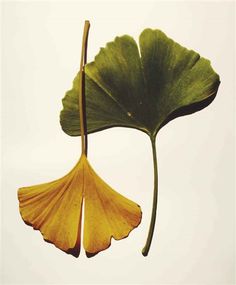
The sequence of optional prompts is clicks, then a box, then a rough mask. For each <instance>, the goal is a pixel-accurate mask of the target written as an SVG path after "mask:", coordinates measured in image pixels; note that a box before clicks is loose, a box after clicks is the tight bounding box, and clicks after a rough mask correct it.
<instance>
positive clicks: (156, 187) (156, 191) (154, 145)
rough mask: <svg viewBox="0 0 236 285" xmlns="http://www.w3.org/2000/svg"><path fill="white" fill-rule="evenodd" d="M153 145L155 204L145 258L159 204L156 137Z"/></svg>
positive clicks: (143, 251) (153, 139)
mask: <svg viewBox="0 0 236 285" xmlns="http://www.w3.org/2000/svg"><path fill="white" fill-rule="evenodd" d="M150 138H151V143H152V157H153V170H154V192H153V202H152V216H151V222H150V226H149V231H148V237H147V240H146V244H145V246H144V248H143V250H142V254H143V256H147V255H148V252H149V249H150V246H151V243H152V237H153V233H154V229H155V222H156V213H157V202H158V170H157V153H156V137H153V136H151V137H150Z"/></svg>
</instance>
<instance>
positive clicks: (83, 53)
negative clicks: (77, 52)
mask: <svg viewBox="0 0 236 285" xmlns="http://www.w3.org/2000/svg"><path fill="white" fill-rule="evenodd" d="M89 28H90V23H89V21H87V20H86V21H85V23H84V32H83V41H82V49H81V60H80V71H79V102H78V103H79V115H80V133H81V152H82V154H85V155H87V131H86V109H85V88H84V79H85V78H84V65H85V64H86V60H87V43H88V33H89Z"/></svg>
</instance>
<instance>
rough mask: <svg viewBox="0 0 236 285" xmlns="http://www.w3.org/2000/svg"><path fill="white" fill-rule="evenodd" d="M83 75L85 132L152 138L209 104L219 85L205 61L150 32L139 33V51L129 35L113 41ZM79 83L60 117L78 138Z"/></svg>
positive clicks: (69, 133) (76, 81) (68, 93)
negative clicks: (132, 132)
mask: <svg viewBox="0 0 236 285" xmlns="http://www.w3.org/2000/svg"><path fill="white" fill-rule="evenodd" d="M139 49H140V52H139ZM85 73H86V75H85V94H86V119H87V132H88V133H91V132H96V131H99V130H102V129H106V128H110V127H114V126H123V127H131V128H136V129H139V130H142V131H144V132H146V133H147V134H149V135H150V136H155V135H156V134H157V132H158V130H159V129H160V128H161V127H162V126H163V125H164V124H166V123H167V122H168V121H170V120H171V119H173V118H175V117H177V116H180V115H184V114H189V113H193V112H195V111H198V110H199V109H202V108H203V107H205V106H206V105H208V104H209V103H210V102H211V101H212V100H213V99H214V97H215V95H216V92H217V89H218V86H219V76H218V75H217V74H216V73H215V72H214V70H213V69H212V67H211V65H210V62H209V60H207V59H205V58H202V57H200V56H199V54H198V53H196V52H194V51H192V50H188V49H186V48H184V47H182V46H180V45H179V44H178V43H176V42H174V41H173V40H171V39H170V38H168V37H167V36H166V35H165V34H164V33H163V32H161V31H160V30H151V29H145V30H144V31H143V32H142V33H141V35H140V38H139V48H138V46H137V44H136V42H135V41H134V39H133V38H132V37H130V36H127V35H125V36H122V37H116V39H115V40H114V41H113V42H110V43H108V44H107V45H106V47H105V48H102V49H101V50H100V52H99V54H98V55H97V56H96V57H95V61H94V62H91V63H89V64H87V65H86V67H85ZM78 83H79V76H78V75H77V76H76V78H75V80H74V83H73V88H72V89H71V90H70V91H68V92H67V93H66V96H65V98H64V99H63V107H64V108H63V110H62V112H61V118H60V119H61V126H62V129H63V130H64V131H65V132H66V133H67V134H68V135H71V136H78V135H80V121H79V115H78V112H79V110H78V99H77V98H78Z"/></svg>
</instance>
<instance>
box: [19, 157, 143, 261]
mask: <svg viewBox="0 0 236 285" xmlns="http://www.w3.org/2000/svg"><path fill="white" fill-rule="evenodd" d="M18 198H19V201H20V213H21V216H22V218H23V220H24V221H25V223H27V224H28V225H31V226H33V228H34V229H37V230H40V231H41V233H42V235H43V237H44V239H45V240H46V241H49V242H52V243H54V245H55V246H56V247H58V248H60V249H61V250H63V251H65V252H67V253H70V254H72V255H74V256H76V257H78V256H79V253H80V240H81V218H82V205H83V202H84V204H85V206H84V208H85V210H84V213H85V218H84V235H83V244H84V249H85V251H86V253H87V256H92V255H95V254H96V253H98V252H100V251H102V250H104V249H106V248H108V247H109V246H110V244H111V238H112V237H113V238H114V239H116V240H119V239H123V238H125V237H127V236H128V235H129V233H130V231H131V230H132V229H134V228H135V227H137V226H138V225H139V223H140V221H141V216H142V213H141V209H140V207H139V206H138V205H137V204H136V203H134V202H132V201H131V200H129V199H127V198H125V197H124V196H122V195H120V194H119V193H117V192H116V191H114V190H113V189H112V188H111V187H110V186H108V185H107V184H106V183H105V182H104V181H103V180H102V179H101V178H100V177H99V176H98V175H97V174H96V173H95V171H94V170H93V169H92V167H91V165H90V164H89V162H88V160H87V158H86V156H85V155H84V154H82V156H81V158H80V160H79V162H78V163H77V164H76V166H75V167H74V168H73V169H72V171H70V172H69V173H68V174H67V175H66V176H64V177H63V178H61V179H58V180H55V181H53V182H49V183H45V184H40V185H36V186H31V187H24V188H20V189H19V191H18Z"/></svg>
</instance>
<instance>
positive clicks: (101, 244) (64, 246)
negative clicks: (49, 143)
mask: <svg viewBox="0 0 236 285" xmlns="http://www.w3.org/2000/svg"><path fill="white" fill-rule="evenodd" d="M88 30H89V22H88V21H85V26H84V35H83V45H82V53H81V63H80V82H79V86H78V99H79V100H78V102H80V104H79V110H80V113H79V115H80V127H81V149H82V150H81V157H80V160H79V162H78V163H77V164H76V165H75V167H74V168H73V169H72V170H71V171H70V172H69V173H68V174H67V175H65V176H64V177H62V178H60V179H58V180H55V181H52V182H49V183H44V184H40V185H35V186H31V187H24V188H20V189H19V191H18V198H19V202H20V213H21V216H22V218H23V220H24V221H25V223H26V224H28V225H30V226H32V227H33V228H34V229H36V230H40V232H41V233H42V235H43V237H44V239H45V240H46V241H48V242H51V243H53V244H54V245H55V246H56V247H58V248H60V249H61V250H63V251H65V252H67V253H70V254H72V255H74V256H76V257H78V256H79V254H80V247H81V220H82V208H83V203H84V204H85V206H84V214H85V218H84V235H83V239H84V241H83V244H84V249H85V251H86V254H87V256H88V257H91V256H93V255H95V254H97V253H98V252H100V251H102V250H104V249H106V248H108V247H109V246H110V244H111V238H112V237H113V238H114V239H116V240H119V239H123V238H125V237H127V236H128V235H129V233H130V231H131V230H132V229H134V228H135V227H137V226H138V225H139V223H140V221H141V217H142V213H141V209H140V207H139V206H138V205H137V204H136V203H134V202H132V201H131V200H129V199H127V198H125V197H124V196H122V195H120V194H119V193H117V192H116V191H114V190H113V189H112V188H111V187H110V186H108V185H107V184H106V183H105V182H104V181H103V180H102V179H101V178H100V177H99V176H98V175H97V174H96V173H95V171H94V170H93V169H92V167H91V165H90V164H89V162H88V160H87V155H86V154H87V134H86V132H85V129H86V120H85V118H86V112H85V104H84V101H83V100H84V81H83V77H84V76H83V72H84V63H85V61H86V56H85V54H86V43H87V37H88Z"/></svg>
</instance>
